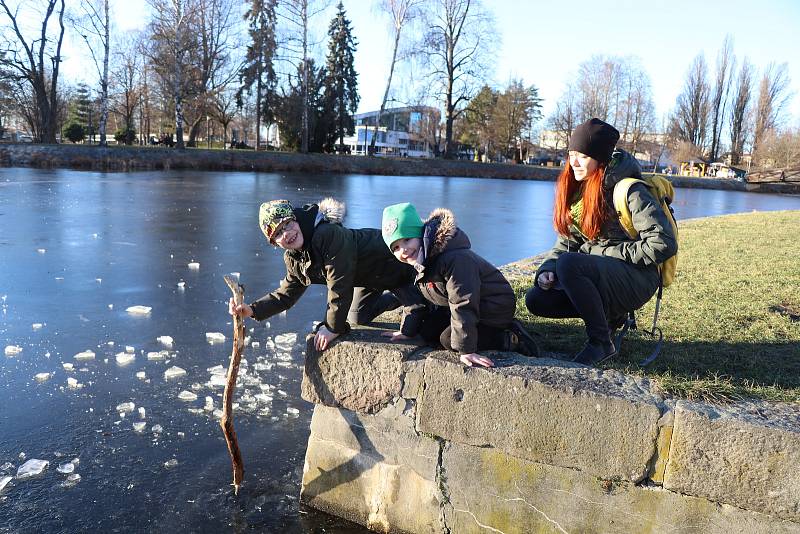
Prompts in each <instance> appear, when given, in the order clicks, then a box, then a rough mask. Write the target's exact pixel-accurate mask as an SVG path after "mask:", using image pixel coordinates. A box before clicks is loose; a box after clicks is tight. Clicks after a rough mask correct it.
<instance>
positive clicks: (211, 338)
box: [206, 332, 225, 343]
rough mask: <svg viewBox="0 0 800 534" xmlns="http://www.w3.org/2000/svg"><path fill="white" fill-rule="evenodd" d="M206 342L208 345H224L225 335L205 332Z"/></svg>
mask: <svg viewBox="0 0 800 534" xmlns="http://www.w3.org/2000/svg"><path fill="white" fill-rule="evenodd" d="M206 341H208V342H209V343H224V342H225V335H224V334H221V333H219V332H206Z"/></svg>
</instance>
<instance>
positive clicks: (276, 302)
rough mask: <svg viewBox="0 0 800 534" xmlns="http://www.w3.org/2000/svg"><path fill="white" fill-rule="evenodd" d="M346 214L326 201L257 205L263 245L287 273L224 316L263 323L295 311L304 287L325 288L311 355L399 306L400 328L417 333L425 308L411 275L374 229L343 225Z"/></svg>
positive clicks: (230, 306) (334, 202)
mask: <svg viewBox="0 0 800 534" xmlns="http://www.w3.org/2000/svg"><path fill="white" fill-rule="evenodd" d="M344 215H345V206H344V203H342V202H339V201H337V200H334V199H332V198H326V199H325V200H323V201H321V202H319V203H318V204H307V205H305V206H303V207H302V208H293V207H292V205H291V203H290V202H289V201H288V200H272V201H270V202H265V203H263V204H262V205H261V208H260V210H259V225H260V227H261V231H262V232H264V235H265V236H266V238H267V239H268V240H269V242H270V243H271V244H273V245H275V246H277V247H280V248H282V249H283V250H284V254H283V259H284V262H285V263H286V276H285V277H284V278H283V280H281V283H280V286H279V287H278V288H277V289H276V290H275V291H273V292H271V293H268V294H266V295H264V296H263V297H261V298H260V299H258V300H257V301H255V302H253V303H251V304H240V305H238V306H234V304H233V299H231V300H230V302H229V303H228V311H229V313H230V314H231V315H241V316H243V317H253V318H254V319H256V320H258V321H261V320H264V319H266V318H268V317H271V316H273V315H275V314H278V313H280V312H282V311H285V310H287V309H289V308H291V307H292V306H294V304H295V303H296V302H297V300H298V299H299V298H300V297H301V296H302V294H303V293H304V292H305V290H306V289H307V288H308V286H309V285H311V284H324V285H326V286H327V287H328V307H327V311H326V314H325V320H324V321H323V322H322V324H321V325H320V327H319V329H318V330H317V332H316V335H315V338H314V346H315V348H316V349H317V350H320V351H322V350H325V349H326V348H328V346H329V345H330V343H331V341H333V340H334V339H336V338H337V337H338V336H340V335H342V334H345V333H347V332H348V331H349V330H350V323H355V324H366V323H369V322H370V321H372V320H373V319H374V318H375V317H376V316H378V315H379V314H381V313H383V312H384V311H388V310H391V309H395V308H397V307H398V306H400V305H402V306H403V320H402V322H401V330H402V331H403V332H406V333H413V332H416V330H417V328H418V326H417V325H416V322H417V321H419V320H420V318H421V316H422V315H423V314H424V313H425V312H426V308H427V306H426V305H425V301H424V299H423V298H422V295H420V294H419V291H418V290H417V288H416V287H415V286H414V284H413V279H414V270H413V269H412V268H411V267H409V266H407V265H401V264H398V263H397V261H395V259H394V257H393V256H392V254H390V253H389V251H388V250H387V249H386V247H385V246H384V244H383V241H382V239H381V232H380V230H377V229H374V228H361V229H350V228H345V227H344V226H342V221H343V219H344ZM386 290H388V292H387V291H386Z"/></svg>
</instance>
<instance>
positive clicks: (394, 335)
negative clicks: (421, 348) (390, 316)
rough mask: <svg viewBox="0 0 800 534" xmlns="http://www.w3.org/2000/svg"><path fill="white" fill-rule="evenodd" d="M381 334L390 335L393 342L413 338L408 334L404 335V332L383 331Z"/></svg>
mask: <svg viewBox="0 0 800 534" xmlns="http://www.w3.org/2000/svg"><path fill="white" fill-rule="evenodd" d="M381 335H382V336H383V337H390V338H392V339H390V340H389V341H391V342H392V343H394V342H396V341H405V340H407V339H411V338H410V337H408V336H406V335H404V334H403V333H402V332H383V333H382V334H381Z"/></svg>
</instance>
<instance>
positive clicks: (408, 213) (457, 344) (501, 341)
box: [381, 203, 537, 367]
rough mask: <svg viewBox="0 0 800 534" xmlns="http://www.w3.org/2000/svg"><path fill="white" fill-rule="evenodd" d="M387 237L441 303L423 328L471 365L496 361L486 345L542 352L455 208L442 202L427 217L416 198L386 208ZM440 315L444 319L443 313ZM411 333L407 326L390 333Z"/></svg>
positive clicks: (501, 278) (425, 290) (506, 287)
mask: <svg viewBox="0 0 800 534" xmlns="http://www.w3.org/2000/svg"><path fill="white" fill-rule="evenodd" d="M381 231H382V234H383V240H384V242H385V243H386V245H387V246H388V247H389V250H391V252H392V254H394V256H395V258H397V259H398V260H399V261H401V262H403V263H407V264H409V265H411V266H413V267H414V269H415V270H416V272H417V275H416V278H415V282H416V284H417V287H419V289H420V292H421V293H422V296H423V297H425V299H426V300H428V301H430V302H431V303H433V304H434V305H436V306H438V308H437V310H436V311H435V312H433V313H432V314H431V315H430V316H429V317H428V318H427V319H426V321H425V322H424V323H423V324H422V327H421V331H420V334H421V335H422V337H423V339H425V340H426V341H428V342H435V341H438V342H439V343H441V345H442V346H443V347H445V348H446V349H448V350H453V351H457V352H458V353H459V354H460V357H459V359H460V360H461V362H462V363H463V364H465V365H468V366H472V365H474V364H477V365H482V366H484V367H492V366H494V362H493V361H492V360H491V359H490V358H488V357H486V356H481V355H480V354H478V351H481V350H504V351H516V352H520V353H522V354H526V355H529V356H536V355H537V350H536V345H535V343H533V340H532V339H530V336H529V335H527V333H525V332H524V330H522V327H521V326H520V325H519V323H517V322H516V321H515V320H514V312H515V311H516V298H515V297H514V291H513V290H512V289H511V285H510V284H509V283H508V281H507V280H506V278H505V277H504V276H503V274H502V273H501V272H500V271H499V270H497V268H496V267H495V266H493V265H492V264H490V263H489V262H488V261H486V260H485V259H483V258H482V257H481V256H479V255H477V254H476V253H475V252H473V251H472V250H471V248H470V242H469V238H468V237H467V235H466V234H465V233H464V232H463V231H462V230H461V229H460V228H458V226H456V220H455V217H454V216H453V213H452V212H451V211H450V210H447V209H443V208H439V209H436V210H434V211H433V212H431V214H430V216H429V217H428V219H427V220H426V221H424V222H423V221H422V219H421V218H420V216H419V214H418V213H417V209H416V208H415V207H414V205H413V204H409V203H403V204H395V205H393V206H388V207H387V208H385V209H384V210H383V223H382V225H381ZM437 318H438V319H437ZM387 335H391V336H392V340H393V341H394V340H399V339H406V338H407V336H406V335H404V334H403V333H401V332H394V333H387Z"/></svg>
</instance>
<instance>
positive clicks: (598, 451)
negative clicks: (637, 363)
mask: <svg viewBox="0 0 800 534" xmlns="http://www.w3.org/2000/svg"><path fill="white" fill-rule="evenodd" d="M521 361H522V360H521V359H514V358H512V359H508V360H503V359H500V358H496V363H497V364H498V367H495V368H493V369H482V368H480V369H479V368H466V367H464V366H463V365H461V364H460V363H458V362H457V361H456V360H455V356H454V355H452V354H451V353H449V352H445V351H438V352H433V353H431V354H430V355H429V358H428V360H427V361H426V363H425V374H424V380H425V387H424V393H423V396H422V398H421V399H420V400H419V404H418V412H417V413H418V417H417V428H418V430H420V431H424V432H429V433H431V434H434V435H437V436H441V437H443V438H445V439H447V440H451V441H454V442H458V443H464V444H468V445H475V446H491V447H496V448H498V449H501V450H503V451H505V452H507V453H509V454H512V455H515V456H517V457H519V458H524V459H528V460H533V461H537V462H542V463H547V464H550V465H555V466H561V467H569V468H573V469H579V470H581V471H585V472H587V473H590V474H593V475H595V476H598V477H602V478H608V479H622V480H632V481H639V480H642V479H644V478H645V477H646V476H647V474H648V470H649V464H650V462H651V459H652V458H653V457H654V453H655V450H656V449H655V446H656V438H657V435H658V421H659V418H660V417H661V414H662V409H665V407H664V404H663V401H662V399H661V398H660V397H658V396H657V395H654V394H653V393H651V392H650V390H649V385H648V384H647V383H646V382H643V381H641V380H637V379H634V378H632V377H628V376H625V375H623V374H621V373H617V372H603V371H600V370H597V369H592V368H587V367H583V366H578V365H575V364H571V363H567V362H562V361H560V360H550V359H546V358H540V359H525V361H524V363H525V365H522V364H520V362H521Z"/></svg>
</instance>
